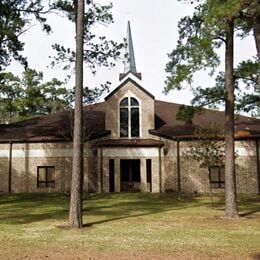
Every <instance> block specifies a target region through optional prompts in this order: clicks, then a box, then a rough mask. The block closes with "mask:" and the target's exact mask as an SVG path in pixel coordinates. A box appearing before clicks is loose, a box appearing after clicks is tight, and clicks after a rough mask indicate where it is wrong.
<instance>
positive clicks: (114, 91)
mask: <svg viewBox="0 0 260 260" xmlns="http://www.w3.org/2000/svg"><path fill="white" fill-rule="evenodd" d="M130 75H131V73H130V74H129V76H130ZM128 82H131V83H132V84H134V85H135V86H136V87H137V88H139V89H140V90H141V91H142V92H144V93H145V94H146V95H148V96H149V97H151V98H152V99H154V96H153V95H152V94H151V93H150V92H148V91H147V90H146V89H145V88H143V87H142V86H141V85H140V84H138V83H137V82H136V81H135V80H134V79H132V78H131V77H128V78H126V79H125V80H124V81H123V82H122V83H121V84H120V85H119V86H118V87H117V88H115V89H114V90H113V91H112V92H111V93H110V94H108V95H107V96H106V97H105V101H107V100H108V99H109V98H111V97H112V96H113V95H114V94H115V93H116V92H117V91H119V90H120V89H121V88H122V87H124V86H125V85H126V84H127V83H128Z"/></svg>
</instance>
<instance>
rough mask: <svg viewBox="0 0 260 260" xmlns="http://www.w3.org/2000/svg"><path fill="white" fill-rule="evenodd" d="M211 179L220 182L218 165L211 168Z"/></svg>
mask: <svg viewBox="0 0 260 260" xmlns="http://www.w3.org/2000/svg"><path fill="white" fill-rule="evenodd" d="M210 181H211V182H219V168H218V167H211V168H210Z"/></svg>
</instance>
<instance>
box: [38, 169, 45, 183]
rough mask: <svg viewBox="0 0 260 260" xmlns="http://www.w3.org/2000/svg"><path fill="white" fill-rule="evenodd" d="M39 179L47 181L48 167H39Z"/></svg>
mask: <svg viewBox="0 0 260 260" xmlns="http://www.w3.org/2000/svg"><path fill="white" fill-rule="evenodd" d="M38 180H39V181H45V180H46V169H45V168H38Z"/></svg>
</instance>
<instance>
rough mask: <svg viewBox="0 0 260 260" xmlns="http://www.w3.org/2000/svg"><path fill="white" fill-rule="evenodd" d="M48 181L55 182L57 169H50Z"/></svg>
mask: <svg viewBox="0 0 260 260" xmlns="http://www.w3.org/2000/svg"><path fill="white" fill-rule="evenodd" d="M46 178H47V181H54V180H55V168H54V167H49V168H48V171H47V177H46Z"/></svg>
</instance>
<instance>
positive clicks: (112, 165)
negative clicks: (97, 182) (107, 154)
mask: <svg viewBox="0 0 260 260" xmlns="http://www.w3.org/2000/svg"><path fill="white" fill-rule="evenodd" d="M114 191H115V161H114V159H109V192H114Z"/></svg>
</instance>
